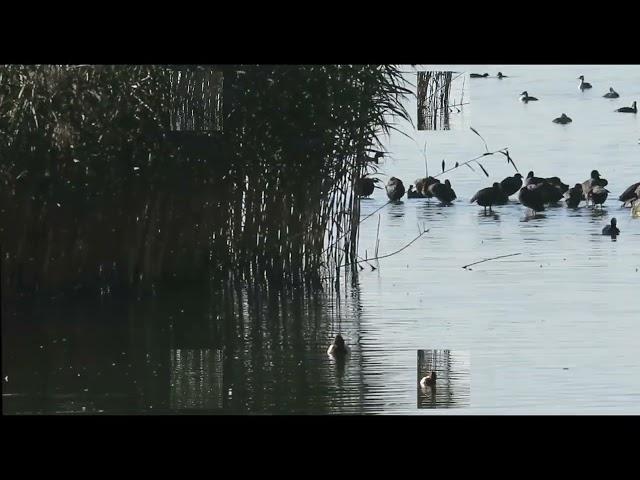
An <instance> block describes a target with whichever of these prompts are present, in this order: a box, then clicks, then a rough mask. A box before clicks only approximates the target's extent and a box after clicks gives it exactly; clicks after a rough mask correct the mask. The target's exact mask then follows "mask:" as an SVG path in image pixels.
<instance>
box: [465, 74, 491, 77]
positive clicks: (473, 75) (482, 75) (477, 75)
mask: <svg viewBox="0 0 640 480" xmlns="http://www.w3.org/2000/svg"><path fill="white" fill-rule="evenodd" d="M488 76H489V74H488V73H483V74H479V73H472V74H471V75H469V78H487V77H488Z"/></svg>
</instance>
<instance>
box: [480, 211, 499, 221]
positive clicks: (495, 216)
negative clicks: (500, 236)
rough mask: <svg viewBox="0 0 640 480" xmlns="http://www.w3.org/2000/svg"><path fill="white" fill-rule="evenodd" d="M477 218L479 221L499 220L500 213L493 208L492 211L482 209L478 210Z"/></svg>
mask: <svg viewBox="0 0 640 480" xmlns="http://www.w3.org/2000/svg"><path fill="white" fill-rule="evenodd" d="M478 220H479V221H480V222H485V223H486V222H491V223H492V222H494V221H496V222H499V221H500V214H499V213H498V212H496V211H495V210H493V211H492V212H489V210H487V212H486V213H485V212H484V210H480V211H479V212H478Z"/></svg>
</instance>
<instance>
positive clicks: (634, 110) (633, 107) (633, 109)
mask: <svg viewBox="0 0 640 480" xmlns="http://www.w3.org/2000/svg"><path fill="white" fill-rule="evenodd" d="M616 112H622V113H638V107H637V106H636V102H633V105H631V106H630V107H622V108H619V109H617V110H616Z"/></svg>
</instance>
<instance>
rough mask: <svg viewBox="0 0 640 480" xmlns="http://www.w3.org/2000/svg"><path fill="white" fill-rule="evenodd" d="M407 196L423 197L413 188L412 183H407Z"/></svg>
mask: <svg viewBox="0 0 640 480" xmlns="http://www.w3.org/2000/svg"><path fill="white" fill-rule="evenodd" d="M407 198H424V196H423V195H422V194H421V193H420V192H418V191H416V190H414V189H413V185H409V190H407Z"/></svg>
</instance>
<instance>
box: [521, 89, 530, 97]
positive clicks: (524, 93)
mask: <svg viewBox="0 0 640 480" xmlns="http://www.w3.org/2000/svg"><path fill="white" fill-rule="evenodd" d="M520 95H522V96H524V97H528V96H529V92H527V91H526V90H525V91H524V92H522V93H521V94H520Z"/></svg>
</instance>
